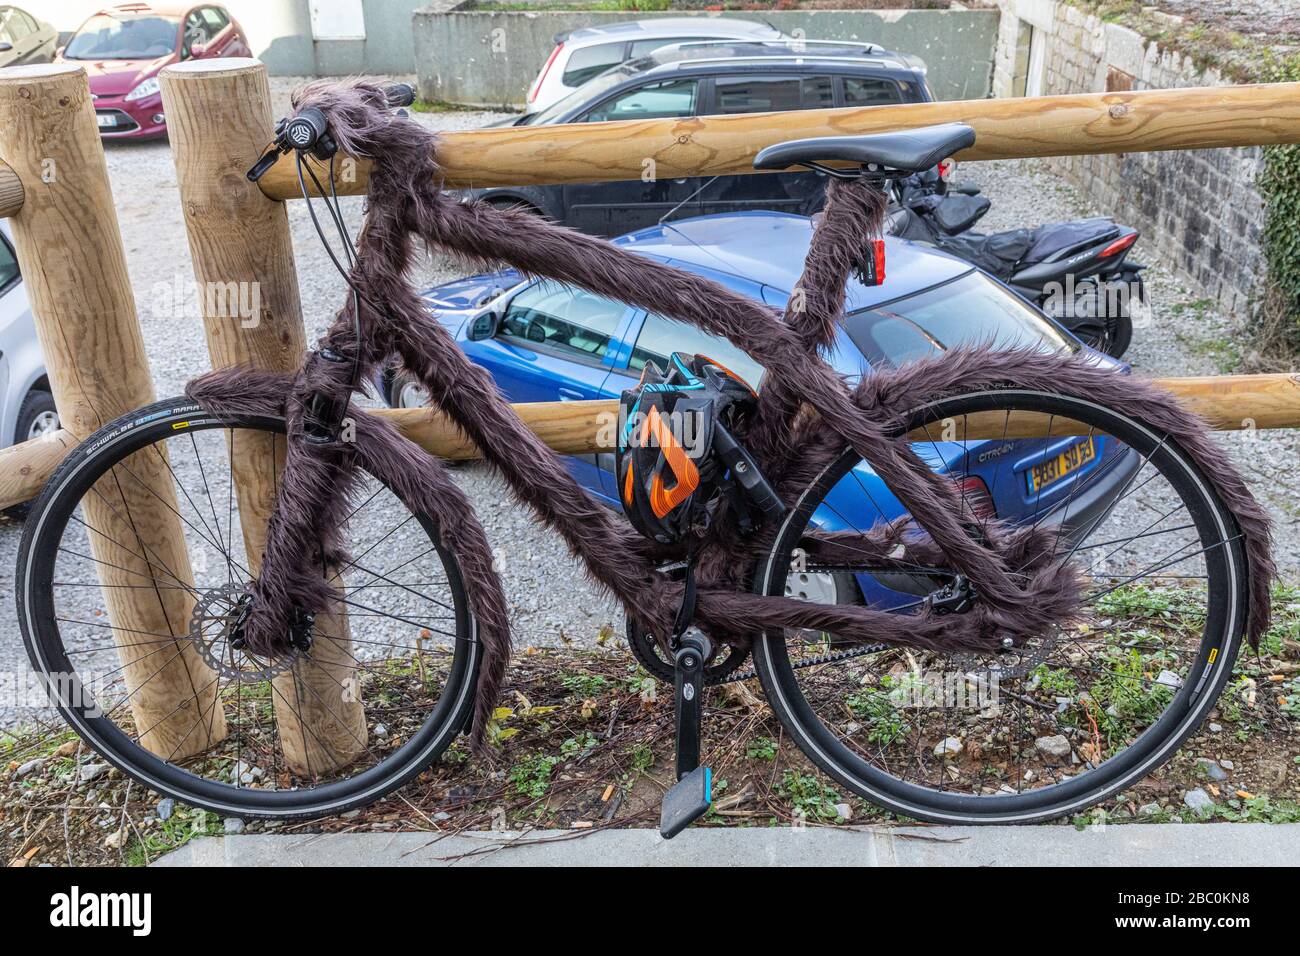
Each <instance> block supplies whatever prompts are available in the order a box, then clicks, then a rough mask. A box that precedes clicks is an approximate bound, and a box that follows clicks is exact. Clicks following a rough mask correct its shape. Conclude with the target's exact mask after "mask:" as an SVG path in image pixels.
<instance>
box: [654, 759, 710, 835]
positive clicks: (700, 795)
mask: <svg viewBox="0 0 1300 956" xmlns="http://www.w3.org/2000/svg"><path fill="white" fill-rule="evenodd" d="M712 803H713V771H712V770H711V769H709V768H708V767H696V768H695V769H694V770H692V771H691V772H690V773H688V774H687V775H686V776H684V777H682V779H680V780H678V781H677V783H675V784H674V785H673V787H672V789H670V790H669V791H668V792H667V793H665V794H664V800H663V803H662V804H661V805H660V808H659V835H660V836H661V837H663V838H664V839H665V840H671V839H672V838H673V837H675V836H677V834H679V833H681V832H682V831H683V830H685V829H686V828H687V827H688V826H690V825H691V824H692V823H694V822H695V821H696V820H698V819H699V818H700V817H702V816H704V814H706V813H708V811H709V807H710V806H711V805H712Z"/></svg>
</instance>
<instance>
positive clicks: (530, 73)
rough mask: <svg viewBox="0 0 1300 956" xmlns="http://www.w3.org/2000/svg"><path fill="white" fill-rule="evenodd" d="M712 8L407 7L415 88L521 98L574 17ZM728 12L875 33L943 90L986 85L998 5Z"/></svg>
mask: <svg viewBox="0 0 1300 956" xmlns="http://www.w3.org/2000/svg"><path fill="white" fill-rule="evenodd" d="M683 15H687V16H717V14H708V13H704V14H694V13H690V12H688V11H681V10H676V11H670V12H668V13H644V12H638V13H602V12H593V11H554V10H536V11H531V10H530V11H505V12H475V11H473V10H460V9H457V8H456V7H454V6H453V5H451V4H449V3H448V2H447V0H439V2H435V3H432V4H430V6H429V7H427V8H425V9H423V10H417V11H416V12H415V16H414V22H413V27H412V29H413V33H414V37H415V68H416V74H417V78H418V83H419V88H420V96H421V97H422V98H424V99H428V100H446V101H448V102H452V103H464V104H468V105H474V106H509V107H520V106H523V105H524V98H525V96H526V95H527V91H528V87H529V84H531V83H532V81H533V78H534V77H535V76H537V71H538V70H539V69H541V67H542V64H543V63H545V62H546V58H547V56H549V55H550V53H551V50H552V49H554V47H555V36H556V34H558V33H564V32H567V31H569V30H574V29H577V28H579V27H587V26H598V25H601V24H606V23H614V22H618V21H626V20H632V19H639V20H648V19H653V18H656V17H660V16H677V17H680V16H683ZM723 16H725V17H727V18H728V19H738V20H760V21H762V22H764V23H768V24H770V25H772V26H774V27H776V28H777V29H778V30H781V31H783V32H784V33H786V34H788V35H790V36H796V37H802V38H804V39H808V40H852V41H857V42H871V43H879V44H880V45H881V46H883V47H885V48H886V49H889V50H897V51H898V52H900V53H913V54H916V55H917V56H919V57H920V58H921V59H923V60H924V61H925V63H926V66H927V68H928V70H929V72H928V74H927V79H928V82H929V84H930V88H931V89H932V90H933V91H934V95H935V96H936V97H937V98H939V99H941V100H969V99H980V98H983V97H985V96H987V95H988V93H989V80H990V77H991V75H992V66H993V64H992V60H993V48H994V37H995V34H996V31H997V27H998V22H999V20H998V13H997V11H994V10H960V9H954V10H770V11H765V12H763V13H746V12H743V11H727V12H726V13H725V14H723Z"/></svg>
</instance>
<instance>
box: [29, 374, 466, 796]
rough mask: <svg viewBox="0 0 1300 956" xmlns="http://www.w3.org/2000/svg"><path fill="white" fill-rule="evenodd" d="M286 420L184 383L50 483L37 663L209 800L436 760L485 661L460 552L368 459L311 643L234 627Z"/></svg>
mask: <svg viewBox="0 0 1300 956" xmlns="http://www.w3.org/2000/svg"><path fill="white" fill-rule="evenodd" d="M284 428H285V426H284V421H283V420H282V419H279V418H270V417H260V416H248V417H238V418H222V417H217V416H213V415H210V414H208V413H206V412H205V411H204V410H203V408H202V407H200V406H198V405H195V404H194V403H192V402H189V401H186V400H183V399H178V400H170V401H164V402H159V403H157V404H155V405H151V406H149V407H147V408H142V409H139V410H138V411H136V412H133V413H131V414H130V415H127V416H125V417H123V418H121V419H118V420H117V421H116V422H113V423H112V424H110V425H107V426H105V427H104V428H103V429H101V430H100V431H99V432H97V433H95V434H94V435H92V436H91V437H90V438H88V439H87V440H86V441H84V442H82V443H81V444H80V445H79V446H78V447H77V448H76V449H75V450H74V451H73V452H72V453H71V454H70V455H69V456H68V458H67V459H66V460H65V461H64V462H63V464H62V465H61V466H60V468H59V469H58V471H57V472H56V473H55V475H54V476H53V477H52V478H51V479H50V481H49V483H48V484H47V485H46V487H45V490H44V492H43V493H42V494H41V497H40V498H39V499H38V501H37V503H36V505H35V507H34V508H33V511H32V515H31V517H30V518H29V519H28V522H27V524H26V527H25V528H24V532H23V539H22V544H21V546H20V551H19V559H18V572H17V610H18V618H19V623H20V626H21V628H22V632H23V639H24V641H25V642H26V645H27V652H28V656H29V658H30V660H31V665H32V668H33V669H34V670H35V672H36V673H37V675H38V676H39V677H40V678H41V680H42V681H43V683H45V684H46V686H47V688H48V689H49V692H50V694H51V697H52V703H53V704H54V705H55V706H57V708H58V710H59V712H60V713H61V714H62V715H63V717H64V719H66V720H67V721H68V723H69V724H70V725H71V726H72V728H73V729H74V730H76V731H77V732H78V733H79V734H80V735H81V736H82V737H83V738H84V739H85V740H86V742H87V743H88V744H90V746H91V747H93V748H94V749H95V750H97V751H98V752H99V753H100V754H101V755H103V757H104V758H105V759H107V760H108V761H109V762H111V763H112V764H113V765H114V766H116V767H118V768H119V769H120V770H122V771H123V772H124V773H127V774H129V775H130V776H131V777H133V778H135V779H136V780H138V781H139V782H141V783H143V784H144V785H145V786H147V787H149V788H151V789H152V790H155V791H157V792H159V793H163V794H167V795H169V796H172V797H175V798H177V799H179V800H182V801H184V802H186V803H189V804H191V805H193V806H196V807H202V808H204V809H208V810H213V811H216V812H218V813H222V814H232V815H238V816H247V817H267V818H282V819H283V818H293V817H309V816H316V815H320V814H325V813H337V812H341V811H343V810H347V809H348V808H350V807H355V806H360V805H363V804H365V803H369V802H370V801H372V800H375V799H377V798H378V797H380V796H382V795H383V794H385V793H387V792H389V791H390V790H392V789H394V788H395V787H398V786H400V785H401V784H402V783H404V782H405V781H407V780H409V779H410V778H411V777H413V776H414V775H415V774H417V773H419V772H420V771H421V770H423V769H424V768H425V767H427V766H428V765H429V764H430V763H431V762H432V761H433V760H435V759H437V758H438V756H439V755H440V754H442V752H443V751H444V750H445V749H446V748H447V747H448V746H449V745H450V744H451V743H452V741H453V740H454V739H455V737H456V736H457V734H458V732H459V731H460V730H461V728H463V727H464V726H465V724H466V721H467V720H468V719H469V716H470V712H471V709H472V705H473V688H474V684H475V680H476V677H477V674H478V669H479V663H480V659H481V648H480V646H479V644H478V642H477V640H476V636H475V630H474V620H473V618H472V617H471V615H470V612H469V604H468V598H467V594H466V585H465V583H464V581H463V580H462V576H461V572H460V568H459V566H458V564H457V561H456V557H455V555H454V554H452V553H450V552H449V551H447V550H446V549H445V548H444V547H443V546H442V544H441V543H440V540H439V535H438V533H437V528H436V526H435V525H434V523H433V521H432V520H431V518H430V517H429V516H428V515H424V514H413V513H412V512H410V511H409V510H408V509H407V508H406V507H405V505H404V504H403V503H402V501H401V500H400V499H399V498H398V497H397V496H396V495H395V494H394V493H393V492H392V491H391V490H390V489H389V488H388V487H387V486H386V485H385V484H384V482H383V481H382V480H380V478H379V477H377V476H373V475H367V474H364V473H363V474H362V475H361V476H360V480H359V482H358V485H357V487H356V489H355V491H354V493H353V495H352V496H351V498H350V500H349V501H348V502H347V504H346V507H344V508H343V510H342V511H341V512H340V513H341V514H343V515H346V518H345V519H344V522H343V526H342V528H341V530H340V538H341V542H342V545H343V549H344V553H345V554H346V555H347V557H346V559H345V561H344V562H343V563H342V565H341V566H339V565H338V563H337V562H336V563H334V564H331V565H330V566H324V565H321V566H320V568H319V570H320V573H321V575H322V576H324V577H326V578H328V579H329V580H330V582H331V583H332V584H333V586H334V590H335V592H336V594H337V595H338V600H337V603H336V604H335V605H334V607H333V608H332V609H331V610H330V611H329V613H326V614H320V615H317V617H316V619H315V621H314V624H313V625H312V633H313V643H312V645H311V647H310V649H309V650H306V651H299V652H295V653H293V654H291V655H287V656H282V657H279V658H275V659H264V658H259V657H256V656H254V655H252V654H251V653H249V652H247V651H246V650H244V649H241V648H240V647H239V646H238V641H237V640H236V641H234V642H232V640H231V634H232V626H233V625H234V623H235V622H236V620H237V619H238V617H239V615H240V613H241V609H242V608H243V607H244V605H245V604H246V602H247V601H248V600H249V594H250V582H251V581H252V578H253V575H254V574H255V573H256V569H257V565H258V558H259V557H260V542H261V540H262V535H263V533H264V528H265V524H266V518H267V516H268V515H269V514H270V511H271V505H272V503H273V502H274V500H275V494H276V486H277V482H278V479H279V474H280V470H281V469H282V467H283V464H284V457H285V452H286V439H285V435H284ZM317 563H318V564H319V563H320V559H319V558H317Z"/></svg>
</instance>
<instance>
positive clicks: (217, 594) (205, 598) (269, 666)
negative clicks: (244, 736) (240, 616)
mask: <svg viewBox="0 0 1300 956" xmlns="http://www.w3.org/2000/svg"><path fill="white" fill-rule="evenodd" d="M247 593H248V592H247V589H246V588H245V587H244V586H243V585H239V584H234V583H230V584H223V585H221V586H220V587H216V588H209V589H208V590H206V591H204V592H203V593H202V594H201V595H200V596H199V599H198V600H197V601H195V602H194V613H193V614H191V615H190V631H189V638H190V642H191V643H192V644H193V645H194V647H195V649H196V650H198V652H199V655H200V656H201V657H202V658H203V660H204V662H206V663H207V665H208V666H209V667H211V668H212V670H213V671H215V672H216V673H218V674H221V675H224V676H225V677H228V678H231V679H233V680H237V681H240V682H241V683H256V682H258V681H264V680H270V679H271V678H273V677H275V676H276V675H277V674H282V673H284V672H285V671H287V670H288V669H289V668H291V667H292V666H293V663H294V661H295V660H296V659H297V657H298V650H297V649H296V648H294V649H291V650H289V651H288V652H286V653H284V654H280V655H277V656H276V657H275V658H274V659H272V660H268V659H266V658H262V657H258V656H256V655H254V654H251V653H249V652H248V651H247V650H245V649H242V648H241V649H238V650H237V649H235V648H233V647H231V646H230V630H231V627H232V626H233V624H234V621H235V617H236V612H237V611H238V610H239V608H240V603H241V600H244V599H246V595H247Z"/></svg>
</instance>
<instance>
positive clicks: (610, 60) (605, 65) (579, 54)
mask: <svg viewBox="0 0 1300 956" xmlns="http://www.w3.org/2000/svg"><path fill="white" fill-rule="evenodd" d="M625 45H626V44H624V42H623V41H622V40H619V41H618V42H617V43H598V44H596V45H595V46H584V47H581V48H579V49H577V50H574V51H573V53H572V54H570V55H569V62H568V63H566V64H564V75H563V76H562V77H561V80H563V82H564V85H565V86H579V85H581V84H583V83H586V82H587V81H588V80H589V79H591V78H592V77H593V76H596V75H597V74H600V73H604V72H605V71H606V70H608V69H609V68H610V67H611V66H617V65H618V64H620V63H622V62H623V59H624V57H623V47H624V46H625Z"/></svg>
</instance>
